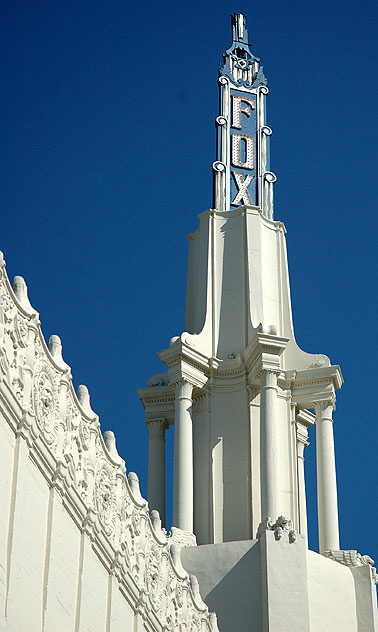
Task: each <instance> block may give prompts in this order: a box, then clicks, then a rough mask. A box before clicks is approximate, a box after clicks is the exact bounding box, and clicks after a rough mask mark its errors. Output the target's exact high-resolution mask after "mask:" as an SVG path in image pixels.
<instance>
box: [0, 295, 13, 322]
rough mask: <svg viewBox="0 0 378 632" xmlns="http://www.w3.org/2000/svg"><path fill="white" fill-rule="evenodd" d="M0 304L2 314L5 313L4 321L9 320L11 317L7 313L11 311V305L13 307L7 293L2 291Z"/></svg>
mask: <svg viewBox="0 0 378 632" xmlns="http://www.w3.org/2000/svg"><path fill="white" fill-rule="evenodd" d="M0 306H1V309H2V310H3V312H4V314H5V320H6V321H8V322H9V321H10V320H11V319H10V318H9V316H8V314H9V312H10V311H11V309H12V307H13V303H12V301H11V299H10V298H9V296H8V294H5V293H3V294H2V295H1V297H0Z"/></svg>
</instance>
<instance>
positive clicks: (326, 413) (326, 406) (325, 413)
mask: <svg viewBox="0 0 378 632" xmlns="http://www.w3.org/2000/svg"><path fill="white" fill-rule="evenodd" d="M313 404H314V410H315V414H316V422H319V421H324V420H326V419H328V421H332V422H333V419H332V412H333V411H334V410H335V408H336V406H335V397H334V396H332V397H330V398H329V399H324V400H320V401H318V402H313Z"/></svg>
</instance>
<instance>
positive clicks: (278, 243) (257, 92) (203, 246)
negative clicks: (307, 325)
mask: <svg viewBox="0 0 378 632" xmlns="http://www.w3.org/2000/svg"><path fill="white" fill-rule="evenodd" d="M232 28H233V42H232V46H231V47H230V48H229V49H228V50H227V51H226V53H225V54H224V64H223V67H222V68H221V69H220V71H219V75H220V76H219V90H220V114H219V116H218V117H217V118H216V125H217V160H216V161H215V162H214V163H213V171H214V208H213V209H210V210H208V211H205V212H204V213H202V214H201V215H200V216H199V220H200V225H199V228H198V229H197V230H196V231H195V232H194V233H192V234H191V235H190V236H189V271H188V289H187V308H186V325H185V327H186V331H185V332H184V333H183V334H182V335H181V336H179V337H178V338H174V339H172V341H171V345H170V347H169V348H168V349H165V350H164V351H162V352H161V353H160V358H161V360H162V361H163V362H164V363H165V364H167V365H168V372H167V374H166V375H159V376H158V377H157V383H156V376H155V378H152V380H151V381H150V385H151V386H150V388H148V389H141V390H140V391H139V394H140V396H141V398H142V401H143V403H144V405H145V407H146V411H147V423H148V426H149V428H150V433H151V436H150V483H149V485H150V489H149V496H150V504H151V503H152V505H153V507H156V508H158V509H159V510H160V511H161V512H162V513H164V480H165V478H164V457H163V455H164V430H165V428H166V427H167V425H168V424H169V423H173V422H174V424H175V455H174V500H173V524H174V526H175V527H177V528H179V529H181V530H183V531H188V532H194V533H195V535H196V537H197V541H198V542H199V543H201V544H202V543H215V542H223V541H232V540H244V539H250V538H253V537H255V536H256V532H257V529H258V527H259V525H260V524H261V523H262V522H263V521H266V520H267V519H268V518H274V519H275V518H277V516H279V515H285V516H289V517H290V518H291V520H292V522H293V525H294V527H295V528H296V529H297V530H298V531H299V532H300V533H303V534H306V500H305V487H304V472H303V449H304V446H305V445H306V439H307V427H308V426H309V425H312V424H313V423H314V421H315V418H316V426H317V475H318V512H319V534H320V536H319V538H320V550H321V551H324V550H326V549H338V548H339V536H338V517H337V492H336V475H335V459H334V448H333V424H332V410H333V408H334V403H335V390H336V389H337V388H340V386H341V384H342V377H341V372H340V369H339V367H338V366H334V365H331V363H330V361H329V359H328V358H327V357H326V356H324V355H313V354H308V353H305V352H303V351H302V350H301V349H300V348H299V347H298V345H297V344H296V341H295V337H294V331H293V323H292V316H291V302H290V289H289V276H288V267H287V259H286V245H285V227H284V225H283V224H282V222H280V221H276V220H274V219H273V184H274V182H275V180H276V177H275V175H274V174H273V173H272V172H271V171H270V169H269V140H270V136H271V133H272V131H271V129H270V128H269V127H268V126H267V125H266V120H265V101H266V97H267V94H268V88H267V87H266V79H265V77H264V74H263V70H262V66H261V65H260V60H259V59H258V58H257V57H255V56H254V55H253V54H252V52H251V49H250V46H249V44H248V37H247V30H246V25H245V18H244V17H243V16H242V15H240V14H239V15H236V16H234V17H233V24H232ZM155 383H156V384H155ZM154 384H155V386H154ZM173 391H174V394H173ZM167 397H168V399H169V402H167V401H165V400H167ZM162 400H163V401H162ZM173 400H174V409H175V410H174V411H173ZM164 401H165V404H166V406H165V410H163V408H164V404H163V402H164ZM168 404H169V405H170V408H171V410H168V409H169V405H168ZM307 409H313V410H314V411H315V415H314V414H312V413H310V412H308V410H307Z"/></svg>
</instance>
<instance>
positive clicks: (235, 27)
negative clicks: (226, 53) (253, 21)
mask: <svg viewBox="0 0 378 632" xmlns="http://www.w3.org/2000/svg"><path fill="white" fill-rule="evenodd" d="M231 24H232V41H233V42H242V43H243V44H248V31H247V19H246V17H245V15H243V14H242V13H234V15H233V16H232V17H231Z"/></svg>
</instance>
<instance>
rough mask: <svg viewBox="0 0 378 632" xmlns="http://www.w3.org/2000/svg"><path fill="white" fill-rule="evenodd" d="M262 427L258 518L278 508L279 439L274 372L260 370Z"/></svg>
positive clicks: (272, 514) (275, 373) (272, 516)
mask: <svg viewBox="0 0 378 632" xmlns="http://www.w3.org/2000/svg"><path fill="white" fill-rule="evenodd" d="M260 388H261V395H260V427H261V477H262V485H261V519H262V520H265V519H266V518H267V517H268V516H269V517H271V518H273V519H275V518H277V516H278V515H279V510H278V489H279V471H278V467H279V464H278V447H279V446H278V441H277V430H278V429H277V412H276V408H277V372H276V371H274V370H266V369H265V370H263V371H262V372H261V374H260Z"/></svg>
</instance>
